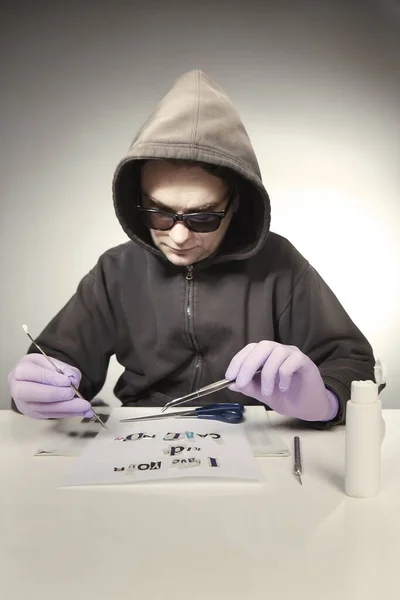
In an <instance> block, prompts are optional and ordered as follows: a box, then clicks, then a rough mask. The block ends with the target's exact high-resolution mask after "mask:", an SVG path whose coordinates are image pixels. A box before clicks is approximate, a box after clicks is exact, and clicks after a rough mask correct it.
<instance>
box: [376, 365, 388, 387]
mask: <svg viewBox="0 0 400 600" xmlns="http://www.w3.org/2000/svg"><path fill="white" fill-rule="evenodd" d="M374 377H375V381H376V383H377V384H378V385H382V383H386V367H385V365H384V364H383V362H382V361H380V360H377V361H376V363H375V366H374Z"/></svg>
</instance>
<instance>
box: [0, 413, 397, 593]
mask: <svg viewBox="0 0 400 600" xmlns="http://www.w3.org/2000/svg"><path fill="white" fill-rule="evenodd" d="M384 417H385V421H386V437H385V440H384V443H383V448H382V456H383V467H382V491H381V493H380V495H379V496H378V497H376V498H374V499H368V500H365V499H364V500H359V499H354V498H349V497H347V496H346V495H345V494H344V491H343V474H344V428H343V427H342V428H336V429H334V430H329V431H315V430H312V429H309V428H308V427H307V426H302V424H300V423H299V422H296V421H292V420H289V419H287V418H285V417H282V416H280V415H277V414H275V413H272V414H271V421H272V427H274V428H276V429H277V430H278V431H279V433H280V434H281V435H282V437H283V438H284V439H285V441H286V443H287V444H288V446H289V447H290V448H292V443H293V436H294V435H296V434H299V435H300V436H301V440H302V453H303V469H304V476H303V482H304V485H303V486H300V485H299V483H298V482H297V480H296V479H295V477H294V476H293V475H292V458H282V457H280V458H258V459H257V461H258V463H259V465H260V466H261V469H262V472H263V476H264V478H265V483H263V484H262V485H261V484H260V485H257V484H251V485H249V484H246V483H237V484H227V483H215V484H214V483H212V484H207V485H206V484H194V485H193V483H179V482H178V483H169V484H150V485H146V484H141V485H127V486H109V487H106V486H104V487H100V486H93V487H83V488H61V487H59V486H60V484H61V482H62V480H63V479H64V476H65V473H66V472H67V471H68V470H69V468H70V466H71V461H73V460H74V458H71V457H52V456H51V457H34V456H33V453H34V451H35V450H36V449H37V448H38V446H40V445H41V442H42V441H43V440H44V439H45V436H46V431H47V430H48V427H49V422H44V421H35V420H31V419H28V418H26V417H23V416H21V415H17V414H14V413H12V412H11V411H0V447H1V453H0V507H1V511H0V592H1V594H0V597H1V598H4V599H5V600H6V599H7V600H22V599H26V598H30V599H35V600H36V599H40V600H50V599H51V600H54V599H56V600H64V599H65V600H67V599H68V600H71V599H74V600H75V599H76V600H78V599H79V600H81V599H82V600H91V599H96V600H103V599H107V600H119V599H126V598H150V599H152V600H153V599H154V600H159V599H160V600H169V599H172V598H173V599H174V600H180V599H185V600H187V599H190V600H200V599H201V600H205V599H207V600H214V599H215V600H225V599H226V600H228V599H229V600H235V599H241V600H243V599H245V600H259V599H260V600H261V599H262V600H265V599H267V598H269V599H270V600H278V599H279V600H281V599H284V600H286V599H288V600H289V599H290V598H294V599H295V600H302V599H303V598H304V599H307V600H314V599H318V600H347V599H348V600H350V599H351V600H359V599H360V600H361V599H362V600H372V599H373V600H377V599H379V600H392V599H393V600H394V599H396V600H398V598H399V597H400V566H399V564H400V563H399V560H400V411H396V410H385V411H384Z"/></svg>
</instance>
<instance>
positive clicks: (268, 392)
mask: <svg viewBox="0 0 400 600" xmlns="http://www.w3.org/2000/svg"><path fill="white" fill-rule="evenodd" d="M261 367H262V371H261V373H258V374H256V372H257V371H258V369H260V368H261ZM225 377H226V378H227V379H231V380H232V381H233V380H236V381H235V383H232V385H230V386H229V389H230V390H232V391H235V392H241V393H242V394H245V395H246V396H250V397H251V398H255V399H256V400H258V401H259V402H263V403H264V404H267V405H268V406H269V407H270V408H272V409H273V410H275V411H276V412H278V413H281V414H283V415H288V416H291V417H297V418H299V419H303V420H305V421H330V420H331V419H333V418H334V417H335V416H336V414H337V412H338V400H337V398H336V396H335V395H334V394H333V393H332V392H331V391H330V390H327V389H326V388H325V385H324V382H323V380H322V377H321V375H320V372H319V370H318V367H317V366H316V364H315V363H313V361H312V360H311V359H310V358H308V356H306V355H305V354H303V352H301V350H299V348H297V347H296V346H285V345H283V344H278V343H277V342H274V341H269V340H263V341H262V342H258V343H257V344H256V343H253V344H248V345H247V346H245V347H244V348H243V349H242V350H240V352H238V353H237V354H236V355H235V356H234V357H233V359H232V360H231V362H230V364H229V367H228V369H227V371H226V374H225Z"/></svg>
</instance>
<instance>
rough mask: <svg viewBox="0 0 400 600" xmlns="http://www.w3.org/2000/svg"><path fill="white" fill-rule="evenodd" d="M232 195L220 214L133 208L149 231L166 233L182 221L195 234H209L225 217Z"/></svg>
mask: <svg viewBox="0 0 400 600" xmlns="http://www.w3.org/2000/svg"><path fill="white" fill-rule="evenodd" d="M233 197H234V195H233V194H232V193H231V194H230V197H229V200H228V204H227V205H226V207H225V210H224V211H221V212H193V213H185V214H179V213H170V212H166V211H164V210H158V209H156V208H142V207H141V206H135V207H134V209H135V210H136V211H137V212H138V213H139V214H140V217H141V219H142V222H143V223H144V225H145V226H146V227H148V228H149V229H156V230H157V231H168V230H169V229H172V227H173V226H174V225H175V223H177V222H178V221H182V223H184V224H185V225H186V227H187V228H188V229H189V230H190V231H194V232H196V233H210V232H211V231H216V230H217V229H218V227H219V226H220V225H221V221H222V219H223V218H224V217H226V215H227V212H228V210H229V208H230V206H231V204H232V202H233Z"/></svg>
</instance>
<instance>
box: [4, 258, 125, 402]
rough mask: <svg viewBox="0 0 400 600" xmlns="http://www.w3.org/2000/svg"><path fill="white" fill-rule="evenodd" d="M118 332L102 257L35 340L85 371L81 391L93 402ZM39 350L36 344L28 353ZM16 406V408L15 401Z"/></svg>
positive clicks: (105, 372)
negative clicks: (115, 334) (115, 332)
mask: <svg viewBox="0 0 400 600" xmlns="http://www.w3.org/2000/svg"><path fill="white" fill-rule="evenodd" d="M114 331H115V326H114V319H113V312H112V305H111V302H110V299H109V297H108V293H107V286H106V281H105V278H104V273H103V269H102V265H101V259H100V260H99V262H98V264H97V266H96V267H95V268H94V269H93V270H92V271H91V272H90V273H88V274H87V275H86V276H85V277H84V278H83V279H82V280H81V281H80V283H79V285H78V288H77V291H76V293H75V294H74V295H73V296H72V298H71V299H70V300H69V301H68V302H67V304H66V305H65V306H64V307H63V308H62V309H61V310H60V312H59V313H58V314H57V315H56V316H55V317H54V318H53V319H52V320H51V321H50V323H49V324H48V325H47V326H46V327H45V329H44V330H43V331H42V333H41V334H40V335H39V336H38V337H37V338H36V340H35V341H36V342H37V343H38V344H39V346H40V347H41V348H42V349H43V350H44V352H46V354H48V356H50V357H52V358H57V359H59V360H61V361H63V362H65V363H67V364H69V365H71V366H73V367H77V368H78V369H79V370H80V371H81V373H82V380H81V383H80V386H79V391H80V392H81V393H82V394H83V396H84V397H85V398H86V399H87V400H89V401H90V400H92V399H93V398H94V396H96V394H98V392H99V391H100V390H101V388H102V387H103V385H104V382H105V379H106V376H107V369H108V365H109V361H110V357H111V356H112V355H113V354H114V345H115V344H114ZM37 352H39V351H38V349H37V348H36V347H35V346H34V345H33V344H32V345H31V346H30V347H29V349H28V352H27V353H28V354H30V353H37ZM12 408H13V409H14V410H16V406H15V403H14V401H12Z"/></svg>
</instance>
